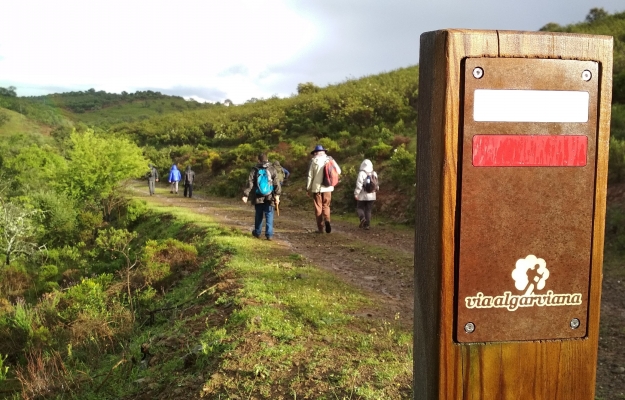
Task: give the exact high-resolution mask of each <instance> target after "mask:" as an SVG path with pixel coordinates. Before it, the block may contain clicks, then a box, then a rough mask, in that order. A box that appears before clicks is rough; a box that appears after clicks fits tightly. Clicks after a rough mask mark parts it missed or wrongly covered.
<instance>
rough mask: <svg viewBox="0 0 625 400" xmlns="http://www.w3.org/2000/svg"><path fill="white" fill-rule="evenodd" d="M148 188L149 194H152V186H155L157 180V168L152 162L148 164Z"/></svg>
mask: <svg viewBox="0 0 625 400" xmlns="http://www.w3.org/2000/svg"><path fill="white" fill-rule="evenodd" d="M148 168H150V171H148V173H147V176H148V189H149V190H150V196H153V195H154V187H155V186H156V183H155V182H158V170H157V169H156V168H155V167H154V165H152V164H148Z"/></svg>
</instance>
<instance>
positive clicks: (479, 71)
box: [473, 67, 587, 80]
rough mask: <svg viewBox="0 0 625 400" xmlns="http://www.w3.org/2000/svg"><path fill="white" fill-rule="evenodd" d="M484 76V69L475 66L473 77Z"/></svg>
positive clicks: (479, 77)
mask: <svg viewBox="0 0 625 400" xmlns="http://www.w3.org/2000/svg"><path fill="white" fill-rule="evenodd" d="M483 76H484V70H483V69H482V68H480V67H475V68H474V69H473V77H474V78H475V79H482V77H483ZM585 80H587V79H585Z"/></svg>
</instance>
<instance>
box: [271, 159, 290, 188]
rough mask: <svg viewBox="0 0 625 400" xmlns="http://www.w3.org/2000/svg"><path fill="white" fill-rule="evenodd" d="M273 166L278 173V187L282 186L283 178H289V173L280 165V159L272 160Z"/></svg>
mask: <svg viewBox="0 0 625 400" xmlns="http://www.w3.org/2000/svg"><path fill="white" fill-rule="evenodd" d="M273 166H274V168H275V169H276V172H277V174H278V180H279V181H280V187H282V184H283V183H284V180H285V179H289V175H291V173H290V172H289V171H288V170H287V169H286V168H284V167H283V166H282V165H280V161H278V160H276V161H274V162H273Z"/></svg>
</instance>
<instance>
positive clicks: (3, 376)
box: [0, 354, 9, 383]
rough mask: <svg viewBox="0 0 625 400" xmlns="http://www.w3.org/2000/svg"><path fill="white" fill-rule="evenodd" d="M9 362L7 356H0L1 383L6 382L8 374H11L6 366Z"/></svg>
mask: <svg viewBox="0 0 625 400" xmlns="http://www.w3.org/2000/svg"><path fill="white" fill-rule="evenodd" d="M6 360H7V356H6V355H5V356H4V357H2V354H0V383H2V382H4V381H5V380H6V379H7V373H8V372H9V367H7V366H5V365H4V363H5V362H6Z"/></svg>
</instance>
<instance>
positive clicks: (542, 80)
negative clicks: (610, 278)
mask: <svg viewBox="0 0 625 400" xmlns="http://www.w3.org/2000/svg"><path fill="white" fill-rule="evenodd" d="M598 78H599V67H598V64H597V63H596V62H592V61H571V60H545V59H514V58H468V59H466V60H465V62H464V94H463V97H464V101H463V104H462V105H461V107H462V110H461V112H462V113H463V122H462V139H461V145H460V146H461V170H460V174H459V175H460V190H459V193H460V224H459V248H458V261H457V274H456V278H457V285H456V315H455V318H456V323H455V326H456V331H455V337H456V340H457V341H458V342H461V343H467V342H491V341H519V340H543V339H564V338H580V337H584V336H586V330H587V329H586V328H587V327H586V321H587V314H588V295H589V279H590V261H591V259H590V258H591V246H592V242H591V237H592V228H593V208H594V192H595V190H594V189H595V173H596V172H595V171H596V168H595V165H596V140H597V106H598V97H597V96H598V82H599V79H598ZM476 93H477V95H476ZM510 108H514V110H513V111H511V110H510ZM586 111H587V113H586Z"/></svg>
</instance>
